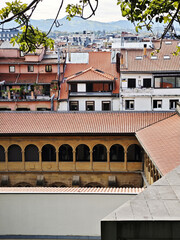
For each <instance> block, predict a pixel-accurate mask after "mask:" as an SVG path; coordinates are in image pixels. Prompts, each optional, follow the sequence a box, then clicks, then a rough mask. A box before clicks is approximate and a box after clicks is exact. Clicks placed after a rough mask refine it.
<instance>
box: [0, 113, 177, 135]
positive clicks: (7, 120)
mask: <svg viewBox="0 0 180 240" xmlns="http://www.w3.org/2000/svg"><path fill="white" fill-rule="evenodd" d="M173 114H174V113H172V112H159V113H158V112H109V113H103V112H94V113H89V112H82V113H81V112H79V113H75V112H67V113H57V112H49V113H47V112H0V123H1V124H0V134H51V135H53V134H65V135H66V134H123V133H135V131H137V130H138V129H141V128H143V127H146V126H148V125H150V124H152V123H155V122H157V121H159V120H162V119H164V118H167V117H169V116H171V115H173Z"/></svg>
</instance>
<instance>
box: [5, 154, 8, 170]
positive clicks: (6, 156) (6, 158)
mask: <svg viewBox="0 0 180 240" xmlns="http://www.w3.org/2000/svg"><path fill="white" fill-rule="evenodd" d="M5 164H6V171H8V151H5Z"/></svg>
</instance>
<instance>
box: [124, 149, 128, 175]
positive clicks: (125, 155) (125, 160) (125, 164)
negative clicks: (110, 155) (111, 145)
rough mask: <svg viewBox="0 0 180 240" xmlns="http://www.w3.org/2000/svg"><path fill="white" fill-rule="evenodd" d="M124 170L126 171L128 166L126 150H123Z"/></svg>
mask: <svg viewBox="0 0 180 240" xmlns="http://www.w3.org/2000/svg"><path fill="white" fill-rule="evenodd" d="M124 169H125V170H126V171H128V165H127V150H124Z"/></svg>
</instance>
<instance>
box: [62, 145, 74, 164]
mask: <svg viewBox="0 0 180 240" xmlns="http://www.w3.org/2000/svg"><path fill="white" fill-rule="evenodd" d="M59 161H61V162H72V161H73V150H72V147H71V146H69V145H68V144H64V145H62V146H61V147H60V148H59Z"/></svg>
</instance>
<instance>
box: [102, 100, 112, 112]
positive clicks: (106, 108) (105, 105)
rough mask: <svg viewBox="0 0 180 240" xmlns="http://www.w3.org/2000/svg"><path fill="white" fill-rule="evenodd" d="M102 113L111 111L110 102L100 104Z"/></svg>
mask: <svg viewBox="0 0 180 240" xmlns="http://www.w3.org/2000/svg"><path fill="white" fill-rule="evenodd" d="M102 111H111V102H109V101H107V102H102Z"/></svg>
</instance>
